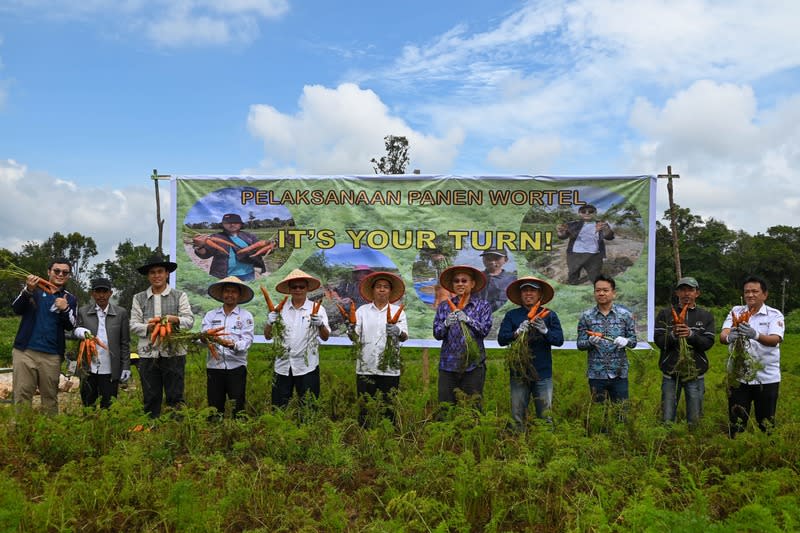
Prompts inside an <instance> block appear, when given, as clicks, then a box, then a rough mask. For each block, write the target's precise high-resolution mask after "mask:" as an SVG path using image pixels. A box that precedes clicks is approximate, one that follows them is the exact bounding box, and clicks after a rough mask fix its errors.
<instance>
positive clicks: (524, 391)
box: [511, 376, 553, 428]
mask: <svg viewBox="0 0 800 533" xmlns="http://www.w3.org/2000/svg"><path fill="white" fill-rule="evenodd" d="M531 396H533V405H534V408H535V409H536V418H545V413H546V412H547V411H549V410H550V409H551V408H552V406H553V378H544V379H539V380H536V381H531V382H530V383H527V382H525V381H523V380H520V379H515V378H514V377H513V376H512V377H511V416H512V417H513V418H514V422H515V423H516V425H517V427H518V428H523V427H524V426H525V419H526V418H527V416H528V403H529V402H530V399H531Z"/></svg>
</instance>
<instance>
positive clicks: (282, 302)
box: [275, 296, 289, 313]
mask: <svg viewBox="0 0 800 533" xmlns="http://www.w3.org/2000/svg"><path fill="white" fill-rule="evenodd" d="M288 299H289V297H288V296H284V297H283V300H281V303H279V304H278V305H276V306H275V311H277V312H278V313H280V312H281V311H282V310H283V306H284V305H286V300H288Z"/></svg>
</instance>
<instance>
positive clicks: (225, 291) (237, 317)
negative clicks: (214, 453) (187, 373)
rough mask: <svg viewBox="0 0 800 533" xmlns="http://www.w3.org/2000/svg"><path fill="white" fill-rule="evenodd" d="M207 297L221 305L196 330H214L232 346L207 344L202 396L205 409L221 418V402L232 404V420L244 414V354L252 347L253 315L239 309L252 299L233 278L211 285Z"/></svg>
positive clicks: (237, 280)
mask: <svg viewBox="0 0 800 533" xmlns="http://www.w3.org/2000/svg"><path fill="white" fill-rule="evenodd" d="M208 295H209V296H211V297H212V298H214V299H215V300H217V301H218V302H222V307H218V308H216V309H212V310H211V311H209V312H208V313H206V316H205V317H203V325H202V326H201V328H200V330H201V331H203V332H207V331H209V330H218V329H219V328H222V329H221V330H220V331H221V332H223V333H224V334H225V335H224V336H223V339H225V340H226V341H229V342H231V343H233V345H232V346H223V345H220V344H213V343H212V341H208V342H209V351H208V356H207V359H206V394H207V397H208V405H209V407H214V408H215V409H216V410H217V413H219V417H220V418H221V417H222V416H223V415H224V414H225V400H226V398H230V399H231V400H233V401H234V405H233V410H232V411H231V415H232V416H234V417H235V416H236V415H237V414H239V413H240V412H242V411H243V410H244V402H245V389H246V387H247V351H248V350H249V349H250V346H251V345H252V344H253V329H254V323H253V315H252V314H251V313H250V311H248V310H247V309H244V308H243V307H241V305H240V304H244V303H247V302H249V301H250V300H252V299H253V289H251V288H250V287H248V286H247V285H245V284H244V283H242V281H241V280H240V279H239V278H237V277H236V276H228V277H227V278H225V279H223V280H221V281H218V282H217V283H213V284H212V285H211V286H210V287H209V288H208ZM212 346H213V347H212Z"/></svg>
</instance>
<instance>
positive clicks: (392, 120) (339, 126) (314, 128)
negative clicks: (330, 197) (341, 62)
mask: <svg viewBox="0 0 800 533" xmlns="http://www.w3.org/2000/svg"><path fill="white" fill-rule="evenodd" d="M247 124H248V128H249V130H250V132H251V133H252V134H253V135H254V136H256V137H258V138H260V139H262V140H263V142H264V151H265V154H266V157H265V159H264V160H263V161H262V162H261V164H260V168H258V169H256V170H258V171H260V172H266V173H279V172H280V171H282V170H285V169H293V170H294V171H296V172H303V173H312V174H337V173H355V174H371V173H372V172H373V170H372V165H371V164H370V162H369V161H370V159H372V158H373V157H376V156H377V157H379V156H381V155H384V154H385V148H384V145H383V138H384V136H386V135H403V136H405V137H407V138H408V141H409V157H410V164H409V171H410V170H412V169H414V168H419V169H422V170H423V171H424V172H426V173H434V172H443V171H446V170H447V169H448V168H450V167H451V166H452V164H453V159H454V158H455V156H456V155H457V153H458V146H459V145H460V144H461V142H462V141H463V134H462V133H461V131H460V130H458V129H450V130H448V131H446V132H445V133H444V135H443V136H441V137H437V136H434V135H428V134H424V133H421V132H418V131H415V130H414V129H412V128H411V127H410V126H408V125H407V124H406V123H405V122H404V121H403V120H402V119H400V118H398V117H395V116H393V115H392V114H391V112H390V110H389V109H388V108H387V106H386V105H385V104H384V103H383V102H382V101H381V100H380V98H379V97H378V95H376V94H375V93H374V92H372V91H370V90H364V89H361V88H359V87H358V86H356V85H354V84H349V83H345V84H342V85H340V86H338V87H337V88H335V89H330V88H327V87H322V86H319V85H310V86H306V87H305V88H304V89H303V94H302V96H301V97H300V101H299V109H298V111H297V113H296V114H293V115H292V114H284V113H281V112H280V111H278V110H277V109H275V108H274V107H272V106H269V105H263V104H258V105H253V106H251V107H250V114H249V116H248V118H247Z"/></svg>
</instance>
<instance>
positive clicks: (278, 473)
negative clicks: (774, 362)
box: [0, 320, 800, 532]
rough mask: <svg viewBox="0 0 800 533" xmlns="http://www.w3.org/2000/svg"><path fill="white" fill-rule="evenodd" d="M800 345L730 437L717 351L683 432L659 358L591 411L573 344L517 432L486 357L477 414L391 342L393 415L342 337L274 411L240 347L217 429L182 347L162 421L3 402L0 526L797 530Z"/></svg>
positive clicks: (196, 366) (134, 394) (787, 351)
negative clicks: (178, 374)
mask: <svg viewBox="0 0 800 533" xmlns="http://www.w3.org/2000/svg"><path fill="white" fill-rule="evenodd" d="M15 326H16V321H14V320H9V321H8V322H2V324H0V330H2V332H3V334H9V335H13V331H14V328H15ZM799 345H800V337H798V336H795V335H790V336H789V337H788V338H787V340H786V342H785V343H784V344H783V349H782V351H783V365H782V367H783V382H782V384H781V388H780V394H781V396H780V399H779V404H778V416H777V419H778V423H777V426H776V427H775V428H774V429H773V430H772V431H771V432H770V433H769V434H765V433H761V432H760V431H758V429H757V428H753V427H752V425H753V424H752V423H751V427H750V428H749V430H748V431H747V432H745V433H744V434H741V435H739V436H737V437H736V439H734V440H731V439H729V438H728V437H727V434H726V424H727V417H726V401H727V396H726V391H725V390H724V388H723V387H722V383H723V382H724V380H725V375H724V359H725V357H726V355H727V354H726V351H725V350H724V349H723V348H721V347H719V346H716V347H715V348H714V349H713V350H712V351H711V352H710V358H711V371H710V372H709V373H708V374H707V376H706V403H705V417H704V418H703V420H702V421H701V423H700V424H699V426H698V427H697V428H695V429H693V430H691V431H690V430H689V429H688V428H687V426H686V423H685V421H684V420H683V413H682V407H681V408H680V409H681V410H679V421H678V423H676V424H674V425H672V426H665V425H663V424H662V423H661V422H660V420H659V413H660V408H659V401H660V386H661V374H660V372H659V371H658V368H657V356H656V353H655V352H650V353H648V352H647V351H641V352H637V354H636V357H637V361H636V364H634V365H632V369H633V370H632V375H631V401H630V404H629V405H628V406H627V409H625V410H618V409H616V408H614V407H611V406H602V405H593V404H591V402H590V396H589V391H588V386H587V383H586V377H585V369H586V362H585V360H586V356H585V353H581V352H576V351H571V350H559V351H556V352H555V353H554V376H555V377H554V380H555V393H554V411H553V413H552V414H553V418H554V420H555V424H554V426H553V427H550V426H549V425H547V424H542V423H538V422H537V421H531V423H530V425H529V428H528V431H527V432H526V433H523V434H517V433H514V432H513V431H511V430H510V429H509V427H510V425H509V422H510V416H509V392H508V388H509V384H508V381H509V378H508V373H507V370H506V369H505V367H504V359H503V358H504V353H503V352H502V351H501V350H497V351H490V355H489V363H488V371H487V382H486V390H485V397H484V401H483V412H482V413H481V412H478V411H476V410H475V409H474V408H473V407H472V406H471V405H470V402H469V401H468V400H467V399H464V402H463V403H462V404H460V405H457V406H454V407H452V408H449V409H441V408H439V407H438V406H437V404H436V400H435V398H436V362H437V355H438V354H437V352H436V351H435V350H431V354H430V355H431V357H430V359H431V362H430V375H431V383H430V385H429V386H428V387H427V388H425V384H424V383H423V382H422V378H421V376H422V365H421V350H419V349H408V348H404V349H403V360H404V373H403V376H402V378H401V388H402V390H401V391H400V392H399V394H398V395H397V396H396V397H393V398H390V399H389V401H391V402H392V403H393V405H394V409H395V413H396V419H395V422H394V423H392V422H391V421H389V420H388V419H385V418H383V417H382V416H381V415H382V413H383V412H384V409H383V406H382V405H381V404H380V403H379V402H376V401H374V400H369V401H367V400H363V399H358V398H356V396H355V371H354V362H353V361H352V358H351V357H350V354H349V348H347V347H341V348H336V347H323V348H322V354H321V361H322V363H321V369H322V395H321V397H320V399H319V401H318V402H317V403H316V405H312V406H306V407H301V406H300V405H299V404H297V403H296V402H294V403H292V404H291V405H290V407H289V408H288V409H287V410H285V411H282V410H276V409H273V408H272V407H270V405H269V399H270V386H271V380H272V372H271V369H270V367H269V364H268V360H269V358H268V356H267V353H266V347H265V346H263V345H261V346H257V347H255V348H254V349H253V351H252V352H251V357H250V366H249V374H248V390H247V395H248V405H247V408H246V413H247V415H246V416H245V417H244V418H242V419H241V420H231V419H230V418H226V419H224V420H223V421H221V422H220V421H213V419H212V420H209V416H208V415H209V411H208V410H207V408H206V407H205V370H204V360H203V359H201V358H199V357H190V358H189V360H188V363H187V391H186V398H187V402H188V404H187V406H186V408H185V409H183V410H182V411H181V412H180V413H167V414H165V415H164V416H162V418H160V419H158V420H157V421H151V420H150V419H148V418H146V417H144V416H143V415H142V414H141V413H142V405H141V399H140V394H141V392H140V391H139V390H138V388H136V383H134V384H133V385H132V386H131V387H129V388H128V389H127V390H124V391H121V394H120V397H119V400H118V401H117V402H116V403H115V404H114V405H113V406H112V408H111V409H109V410H105V411H102V410H99V409H98V410H83V409H82V408H81V407H80V402H79V400H78V399H77V398H76V396H77V395H75V394H71V395H69V396H70V398H69V399H68V400H66V401H64V402H62V404H61V408H62V413H61V414H60V415H59V416H56V417H46V416H43V415H39V414H37V413H30V412H20V413H18V414H15V412H14V409H13V407H12V406H9V405H2V406H0V443H2V444H0V531H53V532H56V531H81V532H101V531H122V530H124V531H158V532H172V531H223V532H234V531H236V532H239V531H251V532H256V531H258V532H280V531H365V532H384V531H410V532H415V531H420V532H427V531H463V532H471V531H609V532H611V531H686V532H696V531H707V532H717V531H719V532H722V531H797V530H800V493H799V492H798V491H797V487H798V486H800V447H799V446H797V443H798V442H800V414H798V411H800V409H798V407H800V398H799V397H798V390H799V389H800V387H799V386H798V385H800V380H799V379H798V375H800V357H798V355H797V353H798V346H799ZM8 363H9V362H5V364H4V365H3V366H7V365H8ZM136 377H137V374H136V372H135V371H134V382H135V381H136ZM362 405H365V406H366V408H367V411H368V413H369V416H368V421H367V422H368V423H367V426H366V427H362V426H361V425H359V423H358V414H359V410H360V408H361V406H362Z"/></svg>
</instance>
